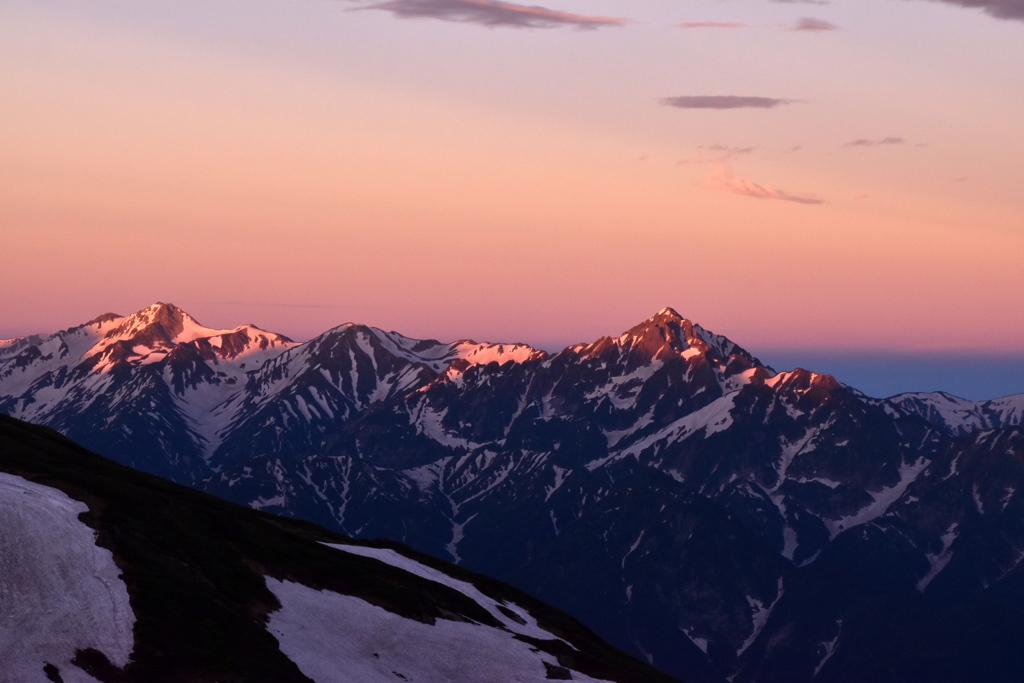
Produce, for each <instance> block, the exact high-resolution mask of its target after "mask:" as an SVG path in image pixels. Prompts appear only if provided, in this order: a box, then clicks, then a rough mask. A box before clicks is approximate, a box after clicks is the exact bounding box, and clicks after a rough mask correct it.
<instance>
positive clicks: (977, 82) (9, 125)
mask: <svg viewBox="0 0 1024 683" xmlns="http://www.w3.org/2000/svg"><path fill="white" fill-rule="evenodd" d="M536 4H538V3H535V2H532V1H531V2H530V3H525V4H524V5H516V4H514V3H495V2H467V0H443V1H442V0H401V1H399V2H382V3H376V4H375V3H372V2H336V1H328V0H294V1H287V2H286V1H285V0H277V1H269V0H247V1H245V2H242V1H241V0H224V1H223V2H218V3H214V4H211V3H208V2H198V1H196V2H170V1H166V2H165V1H160V2H151V1H146V0H144V1H141V2H129V1H128V0H122V1H119V2H110V1H108V0H98V1H97V2H90V3H80V2H71V1H70V0H69V1H66V2H60V1H52V0H32V1H31V2H29V1H28V0H13V1H11V2H5V3H4V4H3V6H2V7H0V98H2V99H0V104H2V105H3V108H4V116H3V117H2V119H0V149H3V150H4V152H3V156H4V163H3V164H2V165H0V231H2V234H3V251H2V256H0V259H2V265H3V268H2V269H0V285H2V287H3V291H4V292H5V296H4V297H3V300H2V302H0V337H6V336H14V335H19V334H27V333H31V332H38V331H53V330H56V329H59V328H62V327H67V326H70V325H73V324H77V323H80V322H84V321H85V320H87V319H89V318H91V317H93V316H95V315H97V314H99V313H102V312H104V311H108V310H113V311H116V312H119V313H129V312H131V311H134V310H137V309H139V308H142V307H144V306H146V305H148V304H150V303H152V302H154V301H170V302H173V303H176V304H178V305H179V306H181V307H183V308H185V309H186V310H188V311H189V312H191V313H192V314H193V315H195V316H196V317H197V318H198V319H199V320H201V321H202V322H204V323H205V324H208V325H212V326H218V327H221V326H223V327H229V326H233V325H236V324H241V323H244V322H252V323H255V324H258V325H260V326H262V327H265V328H269V329H273V330H275V331H280V332H282V333H285V334H289V335H292V336H295V337H297V338H305V337H308V336H310V335H312V334H315V333H318V332H321V331H323V330H325V329H326V328H328V327H331V326H333V325H336V324H340V323H342V322H346V321H358V322H365V323H367V324H372V325H376V326H379V327H384V328H387V329H395V330H398V331H401V332H403V333H405V334H408V335H410V336H420V337H436V338H442V339H451V338H454V337H463V336H465V337H476V338H479V339H492V340H525V341H533V342H535V343H547V344H560V343H568V342H571V341H582V340H591V339H593V338H595V337H597V336H599V335H601V334H614V333H618V332H620V331H621V330H623V329H625V328H627V327H629V326H631V325H632V324H634V323H636V322H638V321H639V320H642V319H644V318H646V317H648V316H650V315H652V314H653V313H654V312H655V311H657V310H658V309H660V308H661V307H663V306H672V307H674V308H676V309H677V310H679V311H680V312H681V313H682V314H683V315H686V316H688V317H690V318H692V319H694V320H696V321H698V322H700V323H701V324H702V325H704V326H706V327H708V328H710V329H712V330H715V331H716V332H719V333H722V334H726V335H728V336H730V337H731V338H733V339H735V340H736V341H738V342H739V343H741V344H743V345H744V346H746V347H748V348H755V349H756V348H759V347H762V348H763V347H771V348H782V347H798V348H820V349H835V348H844V349H861V350H879V349H890V350H908V349H909V350H915V349H927V350H956V349H982V350H986V351H990V352H1021V351H1022V350H1024V315H1021V314H1022V313H1024V305H1022V300H1024V268H1022V267H1021V264H1022V263H1024V193H1021V191H1020V178H1022V177H1024V127H1022V126H1021V125H1020V111H1021V108H1020V105H1021V103H1022V102H1024V79H1022V78H1021V71H1020V65H1021V64H1024V20H1022V19H1021V18H1020V17H1017V16H1016V15H1013V10H1014V8H1015V7H1017V9H1020V8H1019V7H1018V6H1017V5H1015V4H1014V2H1011V3H1009V4H1006V5H1005V8H1006V9H1005V10H999V9H998V7H997V6H996V5H993V8H995V9H993V12H994V13H996V14H998V13H999V11H1003V13H1004V14H1005V13H1007V12H1009V14H1010V16H1008V18H999V17H997V16H993V13H986V12H985V11H984V10H983V8H982V9H971V8H963V7H961V6H959V4H958V3H956V2H928V1H925V0H858V2H853V1H852V0H844V1H842V2H840V1H838V0H837V1H836V2H833V3H831V4H828V5H816V4H800V3H780V2H768V1H767V0H735V1H733V2H729V3H720V2H715V1H713V0H693V1H692V2H686V3H664V2H661V1H657V0H631V2H628V3H627V2H623V1H621V0H587V1H586V2H584V1H583V0H564V1H559V2H554V1H552V2H540V3H539V4H540V5H543V6H544V8H545V11H543V12H539V11H537V10H534V9H529V7H527V6H534V5H536ZM374 5H376V6H374ZM1000 6H1002V5H1000ZM360 8H361V9H360ZM352 9H360V11H350V10H352ZM1022 16H1024V14H1022ZM805 20H814V22H819V23H813V22H810V23H809V22H807V21H805ZM684 24H686V25H689V27H688V28H684V27H683V26H682V25H684ZM809 28H815V29H817V30H808V29H809Z"/></svg>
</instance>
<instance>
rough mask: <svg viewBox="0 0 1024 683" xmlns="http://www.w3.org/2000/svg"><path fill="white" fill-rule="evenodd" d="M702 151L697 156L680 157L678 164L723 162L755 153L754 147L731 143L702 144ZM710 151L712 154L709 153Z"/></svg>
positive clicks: (700, 148)
mask: <svg viewBox="0 0 1024 683" xmlns="http://www.w3.org/2000/svg"><path fill="white" fill-rule="evenodd" d="M697 149H699V150H700V151H699V152H698V153H697V155H696V156H693V157H687V158H685V159H680V160H679V161H677V162H676V166H687V165H690V164H715V163H722V162H725V161H728V160H729V159H732V158H733V157H737V156H740V155H744V154H753V153H754V148H753V147H731V146H729V145H719V144H714V145H700V146H698V147H697ZM708 152H710V154H708Z"/></svg>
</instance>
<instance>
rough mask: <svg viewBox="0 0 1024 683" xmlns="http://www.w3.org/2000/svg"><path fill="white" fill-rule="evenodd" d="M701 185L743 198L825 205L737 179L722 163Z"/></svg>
mask: <svg viewBox="0 0 1024 683" xmlns="http://www.w3.org/2000/svg"><path fill="white" fill-rule="evenodd" d="M701 184H702V185H703V186H704V187H706V188H708V189H709V190H718V191H719V192H731V193H733V194H741V195H743V196H745V197H753V198H754V199H779V200H781V201H785V202H797V203H798V204H824V203H825V202H824V200H821V199H818V198H817V197H813V196H811V195H796V194H791V193H789V192H786V191H784V190H780V189H777V188H774V187H772V186H771V185H762V184H760V183H755V182H754V181H753V180H747V179H746V178H739V177H737V176H735V175H733V172H732V171H731V170H730V169H729V167H728V166H726V165H725V164H724V163H720V164H717V165H716V166H715V170H714V172H713V173H712V174H711V175H710V176H708V177H707V178H705V179H704V181H703V182H702V183H701Z"/></svg>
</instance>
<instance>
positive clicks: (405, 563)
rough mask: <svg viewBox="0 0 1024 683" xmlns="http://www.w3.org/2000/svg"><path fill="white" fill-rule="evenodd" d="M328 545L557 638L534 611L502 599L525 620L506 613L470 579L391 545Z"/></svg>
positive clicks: (518, 629) (524, 631)
mask: <svg viewBox="0 0 1024 683" xmlns="http://www.w3.org/2000/svg"><path fill="white" fill-rule="evenodd" d="M467 521H468V520H467ZM324 545H327V546H330V547H331V548H337V549H338V550H343V551H344V552H346V553H351V554H353V555H361V556H363V557H372V558H373V559H375V560H380V561H381V562H384V563H385V564H389V565H391V566H392V567H397V568H398V569H401V570H403V571H407V572H409V573H410V574H415V575H416V576H418V577H420V578H422V579H427V580H428V581H433V582H435V583H439V584H441V585H442V586H447V587H448V588H453V589H455V590H457V591H459V592H460V593H462V594H463V595H465V596H467V597H469V598H470V599H472V600H473V601H474V602H476V603H477V604H479V605H480V606H481V607H483V608H484V609H485V610H487V611H488V612H490V613H491V615H493V616H494V618H495V619H497V620H498V621H499V622H500V623H501V624H503V625H504V626H505V628H507V629H508V630H510V631H512V632H513V633H518V634H520V635H524V636H530V637H531V638H540V639H541V640H553V639H554V638H555V636H553V635H551V634H550V633H549V632H547V631H545V630H544V629H542V628H541V627H540V626H538V625H537V621H536V620H535V619H534V618H533V617H532V616H531V615H530V613H529V612H527V611H526V610H524V609H523V608H521V607H519V606H518V605H515V604H512V603H502V607H504V608H505V609H508V610H511V611H513V612H514V613H515V614H517V615H518V616H519V617H520V618H521V619H522V620H523V622H525V623H523V624H520V623H518V622H516V621H515V620H513V619H510V618H508V617H507V616H505V614H503V613H502V611H501V610H500V609H498V602H497V601H496V600H494V599H493V598H489V597H487V596H486V595H484V594H483V593H481V592H480V590H479V589H478V588H477V587H476V586H474V585H473V584H471V583H467V582H466V581H460V580H459V579H456V578H453V577H451V576H448V575H447V574H445V573H444V572H442V571H440V570H438V569H434V568H433V567H428V566H426V565H424V564H420V563H419V562H417V561H416V560H413V559H410V558H408V557H406V556H405V555H402V554H400V553H398V552H396V551H394V550H391V549H390V548H368V547H365V546H358V545H343V544H340V543H325V544H324Z"/></svg>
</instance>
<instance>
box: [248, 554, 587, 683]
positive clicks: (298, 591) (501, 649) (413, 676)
mask: <svg viewBox="0 0 1024 683" xmlns="http://www.w3.org/2000/svg"><path fill="white" fill-rule="evenodd" d="M328 545H330V546H331V547H334V548H337V549H339V550H343V551H345V552H351V553H354V554H357V555H363V556H366V557H373V558H375V559H378V560H380V561H382V562H385V563H387V564H390V565H392V566H394V567H398V568H400V569H402V570H404V571H407V572H409V573H411V574H415V575H417V576H420V577H422V578H426V579H428V580H430V581H436V582H438V583H442V584H444V585H446V586H448V587H450V588H454V589H456V590H458V591H460V592H462V593H463V594H465V595H467V596H468V597H470V598H472V599H473V600H475V601H476V602H477V603H479V604H480V605H481V606H482V607H484V608H485V609H486V610H487V611H489V612H490V613H491V614H492V615H494V616H495V617H496V618H498V619H499V621H501V622H502V623H503V624H505V628H504V629H497V628H493V627H491V626H485V625H481V624H476V623H467V622H459V621H449V620H447V619H438V620H437V621H436V622H435V623H434V624H433V625H430V624H424V623H422V622H419V621H414V620H411V619H407V618H405V617H402V616H399V615H398V614H394V613H392V612H389V611H387V610H385V609H383V608H381V607H377V606H376V605H372V604H370V603H368V602H366V601H365V600H362V599H360V598H357V597H353V596H350V595H341V594H339V593H334V592H331V591H319V590H316V589H314V588H310V587H308V586H304V585H302V584H300V583H294V582H291V581H279V580H277V579H274V578H272V577H269V576H268V577H266V581H267V587H268V588H269V589H270V590H271V591H272V592H273V593H274V595H276V596H277V599H278V600H280V602H281V609H279V610H277V611H276V612H273V613H271V614H270V621H269V624H268V625H267V628H268V629H269V630H270V632H271V633H273V634H274V636H275V637H276V638H277V640H278V642H279V643H280V646H281V651H282V652H284V653H285V654H286V655H287V656H288V657H289V659H291V660H292V661H293V662H295V663H296V664H297V665H298V667H299V669H300V670H301V671H302V673H303V674H305V675H306V676H309V677H310V678H312V679H313V680H314V681H316V682H317V683H341V682H342V681H351V682H353V683H370V682H372V681H387V682H388V683H392V682H393V681H396V680H407V681H425V682H430V681H466V682H467V683H476V682H478V681H501V682H502V683H506V682H507V683H526V682H527V681H536V682H537V683H540V682H541V681H547V680H550V679H549V678H548V677H547V674H548V667H547V666H546V665H545V664H547V665H550V666H552V667H554V666H558V662H557V661H556V659H555V657H554V656H553V655H550V654H547V653H544V652H539V651H537V650H536V649H535V648H533V647H532V646H531V645H530V644H528V643H525V642H523V641H521V640H516V639H515V635H516V633H522V634H524V635H529V636H533V637H535V638H540V639H553V638H555V636H553V635H552V634H550V633H548V632H547V631H544V630H543V629H541V628H540V627H539V626H538V625H537V623H536V621H535V620H534V619H533V617H532V616H530V614H529V613H528V612H526V610H524V609H522V608H520V607H519V606H518V605H514V604H503V605H502V606H503V607H505V608H506V609H508V610H510V611H512V612H513V613H515V614H516V615H517V616H519V617H520V618H521V619H522V620H523V621H524V622H525V624H519V623H517V622H516V621H514V620H512V619H509V618H508V617H507V616H506V615H504V614H502V612H501V611H499V610H498V609H497V605H498V603H496V602H495V601H494V600H492V599H491V598H488V597H487V596H485V595H484V594H483V593H481V592H480V591H479V590H477V589H476V588H475V587H474V586H472V585H471V584H469V583H466V582H464V581H460V580H458V579H454V578H452V577H450V576H448V575H447V574H444V573H443V572H440V571H438V570H436V569H432V568H430V567H427V566H425V565H421V564H419V563H418V562H416V561H414V560H411V559H409V558H407V557H405V556H403V555H400V554H398V553H396V552H395V551H393V550H384V549H376V548H366V547H359V546H347V545H340V544H333V543H331V544H328ZM572 680H574V681H595V682H596V681H597V680H598V679H594V678H591V677H589V676H586V675H584V674H581V673H580V672H578V671H573V672H572Z"/></svg>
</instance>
